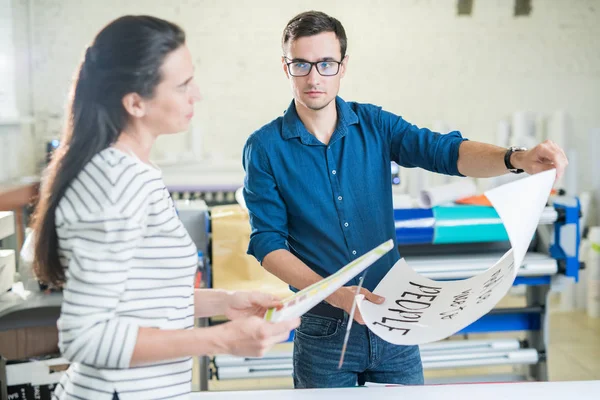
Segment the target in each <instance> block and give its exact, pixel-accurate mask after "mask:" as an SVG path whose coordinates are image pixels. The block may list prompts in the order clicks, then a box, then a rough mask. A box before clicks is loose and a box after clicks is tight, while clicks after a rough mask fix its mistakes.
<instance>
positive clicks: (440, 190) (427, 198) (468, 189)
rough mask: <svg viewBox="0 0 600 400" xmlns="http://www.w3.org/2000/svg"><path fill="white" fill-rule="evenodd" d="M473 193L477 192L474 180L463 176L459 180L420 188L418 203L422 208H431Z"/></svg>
mask: <svg viewBox="0 0 600 400" xmlns="http://www.w3.org/2000/svg"><path fill="white" fill-rule="evenodd" d="M475 194H477V186H476V185H475V181H473V180H472V179H469V178H464V179H461V180H460V181H459V182H454V183H449V184H447V185H442V186H437V187H433V188H429V189H426V190H422V191H421V193H420V195H419V205H420V206H421V207H422V208H431V207H435V206H437V205H440V204H443V203H448V202H452V201H454V200H458V199H461V198H463V197H468V196H473V195H475Z"/></svg>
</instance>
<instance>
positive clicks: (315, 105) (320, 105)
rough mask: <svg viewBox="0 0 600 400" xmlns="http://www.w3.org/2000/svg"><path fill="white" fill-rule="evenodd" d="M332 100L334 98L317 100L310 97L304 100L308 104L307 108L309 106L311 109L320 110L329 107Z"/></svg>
mask: <svg viewBox="0 0 600 400" xmlns="http://www.w3.org/2000/svg"><path fill="white" fill-rule="evenodd" d="M332 100H333V99H328V100H319V101H315V100H311V99H309V100H308V101H305V102H304V105H305V106H306V108H308V109H310V110H313V111H320V110H322V109H324V108H325V107H327V106H328V105H329V103H331V101H332Z"/></svg>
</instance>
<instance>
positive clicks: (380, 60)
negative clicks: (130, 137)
mask: <svg viewBox="0 0 600 400" xmlns="http://www.w3.org/2000/svg"><path fill="white" fill-rule="evenodd" d="M25 3H26V1H23V0H20V1H17V0H13V4H14V5H15V7H23V5H24V4H25ZM532 3H533V11H532V14H531V15H530V16H529V17H518V18H515V17H513V15H512V13H513V1H512V0H484V1H482V0H476V1H474V9H473V14H472V16H470V17H458V16H456V0H403V1H399V0H371V1H357V0H340V1H325V0H320V1H312V0H311V1H296V2H287V1H276V0H254V1H251V2H250V1H235V0H219V1H217V0H212V1H209V0H198V1H184V0H179V1H175V2H171V1H165V0H129V1H121V0H104V1H95V0H94V1H93V0H34V1H33V4H34V8H33V20H34V25H33V28H34V29H33V37H34V48H33V56H34V63H33V65H34V71H33V88H34V91H33V93H34V110H35V114H36V117H39V118H40V122H39V123H38V126H37V129H38V131H40V132H50V134H51V132H52V131H53V130H54V131H56V130H57V129H58V128H56V126H58V125H60V121H61V113H62V109H63V106H64V103H65V98H66V93H67V90H68V85H69V82H70V78H71V75H72V73H73V71H74V69H75V66H76V64H77V62H78V60H79V59H80V57H81V55H82V51H83V49H84V46H85V45H86V43H88V42H89V41H91V39H92V38H93V36H94V34H95V33H96V32H97V31H98V30H99V29H100V28H101V27H102V26H103V25H104V24H106V23H107V22H108V21H110V20H111V19H113V18H115V17H117V16H120V15H123V14H126V13H138V14H140V13H148V14H152V15H156V16H160V17H163V18H166V19H169V20H173V21H175V22H177V23H179V24H180V25H181V26H182V27H183V28H184V29H185V30H186V31H187V34H188V43H189V46H190V48H191V50H192V53H193V55H194V57H195V61H196V64H197V81H198V83H199V85H200V87H201V91H202V93H203V96H204V100H203V101H202V102H201V103H200V104H199V105H198V107H197V113H196V114H197V115H196V117H195V118H194V121H193V122H194V126H195V129H196V131H197V132H201V134H202V142H203V148H204V153H205V154H204V155H205V156H207V157H212V158H217V157H220V158H225V159H231V160H234V162H235V163H236V164H237V165H239V159H240V154H241V149H242V146H243V143H244V141H245V139H246V137H247V136H248V135H249V134H250V133H251V132H252V131H253V130H255V129H257V128H258V127H260V126H261V125H263V124H264V123H266V122H268V121H270V120H271V119H273V118H275V117H276V116H278V115H280V114H281V113H282V111H283V110H284V109H285V108H286V107H287V105H288V102H289V101H290V99H291V97H290V92H289V88H288V84H287V81H286V79H285V77H284V74H283V72H282V70H281V66H280V56H281V50H280V36H281V31H282V30H283V27H284V26H285V24H286V22H287V21H288V20H289V19H290V18H291V17H293V16H294V15H295V14H296V13H298V12H300V11H304V10H308V9H319V10H322V11H325V12H327V13H330V14H331V15H333V16H335V17H337V18H338V19H340V20H341V21H342V23H343V24H344V26H345V28H346V30H347V34H348V39H349V47H348V54H349V55H350V64H349V70H348V74H347V75H346V77H345V79H344V81H343V84H342V90H341V95H342V96H343V97H344V98H346V99H347V100H356V101H364V102H371V103H376V104H380V105H382V106H384V108H386V109H388V110H390V111H393V112H396V113H398V114H400V115H402V116H404V117H405V118H406V119H407V120H409V121H411V122H414V123H416V124H418V125H429V126H431V125H432V124H433V123H434V121H436V120H442V121H445V122H446V123H447V124H448V125H449V126H450V127H451V128H453V129H459V130H461V131H462V132H463V134H464V135H465V136H467V137H470V138H471V139H475V140H482V141H492V140H493V138H494V132H495V129H496V124H497V122H498V121H499V120H500V119H502V118H505V117H509V116H510V115H511V114H512V113H513V112H514V111H517V110H524V111H534V112H539V113H542V114H543V115H549V114H550V113H552V112H554V111H555V110H558V109H564V110H567V111H568V112H569V113H570V114H571V115H572V117H573V121H574V125H573V129H574V134H573V137H572V138H570V143H569V145H570V146H574V147H575V148H576V149H577V150H578V152H579V158H580V160H579V162H578V164H579V168H580V169H581V170H582V171H586V170H588V169H589V168H590V167H591V161H590V160H589V158H588V152H589V151H588V149H587V147H586V136H587V135H588V133H589V131H590V130H591V128H593V127H598V126H600V112H599V110H600V44H599V43H600V40H598V38H600V1H598V0H533V2H532ZM18 23H20V22H19V21H17V24H18ZM52 115H54V117H49V116H52ZM44 121H50V122H49V123H50V125H48V123H46V122H44ZM52 126H54V128H53V127H52ZM189 143H190V136H189V135H186V134H183V135H180V136H178V137H177V138H169V140H168V141H165V140H163V141H162V143H161V146H160V149H161V151H162V152H166V153H169V152H171V153H177V152H181V151H184V150H185V149H186V148H188V147H189ZM161 155H164V154H159V153H157V154H156V156H157V157H159V156H161ZM581 179H582V181H581V184H582V187H584V188H585V187H588V186H589V185H590V184H591V183H590V182H591V180H590V178H589V177H588V175H587V174H582V178H581Z"/></svg>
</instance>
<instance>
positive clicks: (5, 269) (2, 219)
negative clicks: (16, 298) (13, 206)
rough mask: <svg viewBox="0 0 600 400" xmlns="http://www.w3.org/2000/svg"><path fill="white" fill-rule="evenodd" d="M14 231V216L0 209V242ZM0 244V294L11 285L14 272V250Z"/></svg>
mask: <svg viewBox="0 0 600 400" xmlns="http://www.w3.org/2000/svg"><path fill="white" fill-rule="evenodd" d="M14 233H15V217H14V214H13V213H12V212H10V211H0V243H2V241H3V240H5V239H7V238H9V237H10V236H12V235H14ZM2 247H3V246H0V295H1V294H2V293H4V292H7V291H8V290H9V289H10V288H11V287H12V285H13V283H14V279H15V272H16V259H15V250H14V249H6V248H2Z"/></svg>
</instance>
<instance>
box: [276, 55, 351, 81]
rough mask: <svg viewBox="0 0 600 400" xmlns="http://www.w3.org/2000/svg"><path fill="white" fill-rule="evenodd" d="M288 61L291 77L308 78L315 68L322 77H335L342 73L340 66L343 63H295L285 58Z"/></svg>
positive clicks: (298, 61)
mask: <svg viewBox="0 0 600 400" xmlns="http://www.w3.org/2000/svg"><path fill="white" fill-rule="evenodd" d="M284 58H285V59H286V60H289V61H290V62H286V65H287V66H288V71H289V73H290V75H291V76H306V75H308V74H310V71H311V70H312V67H313V66H314V67H315V68H316V69H317V72H318V73H319V75H321V76H334V75H337V74H338V72H340V64H341V63H342V61H343V60H342V61H315V62H310V61H300V60H297V61H294V60H290V59H289V58H287V57H285V56H284Z"/></svg>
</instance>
